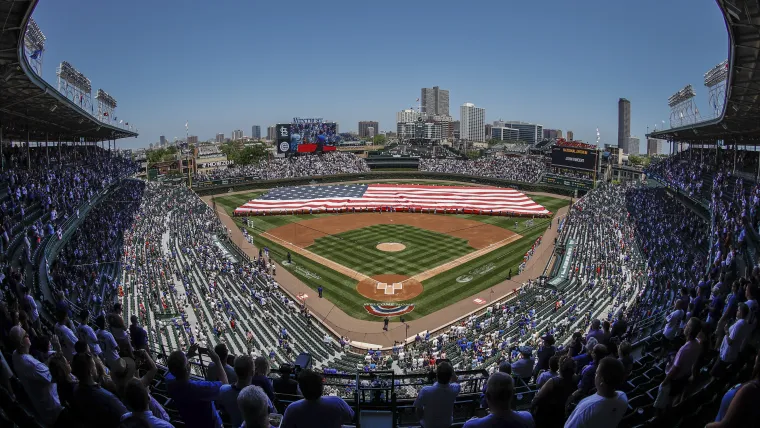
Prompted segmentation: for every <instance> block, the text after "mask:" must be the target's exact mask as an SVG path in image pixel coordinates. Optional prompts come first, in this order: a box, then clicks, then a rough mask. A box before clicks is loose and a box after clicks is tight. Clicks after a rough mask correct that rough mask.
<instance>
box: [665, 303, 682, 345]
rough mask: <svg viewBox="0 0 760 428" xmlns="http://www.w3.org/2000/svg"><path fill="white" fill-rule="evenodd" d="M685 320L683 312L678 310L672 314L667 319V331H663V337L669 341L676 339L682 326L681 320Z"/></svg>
mask: <svg viewBox="0 0 760 428" xmlns="http://www.w3.org/2000/svg"><path fill="white" fill-rule="evenodd" d="M682 318H683V310H681V309H677V310H675V311H673V312H671V313H670V315H668V316H667V317H666V318H665V322H666V324H665V329H664V330H663V331H662V335H663V336H665V337H666V338H667V339H668V340H672V339H673V338H675V337H676V334H678V330H679V326H680V324H681V319H682Z"/></svg>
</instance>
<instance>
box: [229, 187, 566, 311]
mask: <svg viewBox="0 0 760 428" xmlns="http://www.w3.org/2000/svg"><path fill="white" fill-rule="evenodd" d="M441 187H443V186H441ZM260 194H261V193H256V192H251V193H242V194H231V195H224V196H218V197H216V198H215V202H216V203H217V204H218V205H220V206H221V208H223V210H224V212H225V213H226V214H227V215H229V216H231V217H232V216H233V212H234V210H235V209H236V208H237V207H239V206H241V205H243V204H245V203H246V202H247V201H249V200H251V199H253V198H255V197H256V196H257V195H260ZM528 196H529V197H530V199H531V200H532V201H534V202H535V203H536V204H540V205H541V206H543V207H545V208H546V210H548V211H550V212H556V211H557V210H558V209H560V208H561V207H563V206H565V205H567V201H566V200H564V199H557V198H553V197H551V196H544V195H535V196H530V195H528ZM233 218H234V219H235V221H236V223H237V224H239V225H241V226H243V227H244V228H245V229H246V230H247V232H248V234H249V238H250V240H251V243H252V244H254V245H256V246H257V247H258V248H264V247H266V248H268V249H269V251H270V252H271V253H272V254H273V255H274V257H275V258H276V259H277V260H278V261H286V260H287V257H288V253H289V254H290V257H291V260H292V262H293V263H292V264H291V265H283V268H284V269H287V270H288V271H289V272H291V273H292V274H293V275H295V277H296V278H298V279H299V280H300V281H301V282H302V283H303V284H305V285H307V286H308V287H310V288H312V289H314V290H316V289H317V288H318V287H322V288H323V290H324V298H326V299H328V300H330V301H331V302H333V303H334V304H335V305H337V306H338V307H340V308H341V309H342V310H343V311H344V312H345V313H347V314H349V315H350V316H352V317H354V318H357V319H361V320H378V318H377V317H378V316H382V317H385V316H391V317H397V316H398V314H399V311H396V310H380V309H379V308H380V307H381V305H383V304H391V305H396V306H398V305H408V307H407V308H406V309H405V310H404V311H403V312H404V318H405V319H408V320H414V319H417V318H420V317H423V316H425V315H427V314H430V313H433V312H435V311H437V310H439V309H441V308H442V307H444V306H447V305H450V304H452V303H455V302H457V301H460V300H462V299H465V298H467V297H468V296H471V295H473V294H477V293H478V292H480V291H481V290H484V289H486V288H487V287H490V286H492V285H495V284H496V283H498V282H501V281H503V279H504V278H505V276H507V275H508V272H509V271H510V270H511V271H512V273H513V274H515V275H516V274H517V273H518V272H519V269H520V267H519V266H520V264H521V263H522V262H523V261H524V256H525V253H526V251H528V250H529V249H530V247H531V246H532V245H533V244H534V242H535V241H536V239H537V238H538V237H539V236H541V235H542V234H543V232H544V231H545V230H546V228H547V226H548V223H549V222H550V221H551V220H550V219H548V218H539V217H537V218H535V219H526V218H524V217H510V216H496V215H494V216H490V215H478V214H432V213H431V214H428V213H424V214H423V213H406V212H403V213H402V212H361V213H358V212H357V213H352V212H351V213H335V214H329V213H317V214H298V215H273V214H271V213H270V214H267V215H262V216H254V217H249V218H241V217H233ZM387 244H392V245H393V246H392V247H386V245H387ZM400 246H403V248H401V247H400ZM386 248H392V249H394V250H395V251H387V249H386ZM296 267H298V268H299V269H296ZM472 271H476V272H478V274H477V275H470V274H468V272H472ZM303 272H309V273H310V275H304V274H303ZM468 275H469V277H471V279H469V280H468V281H466V282H462V281H458V280H457V279H458V278H459V279H461V278H462V277H463V276H468ZM314 295H316V292H315V293H314ZM373 302H375V303H373ZM411 308H414V310H411Z"/></svg>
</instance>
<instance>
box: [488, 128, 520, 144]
mask: <svg viewBox="0 0 760 428" xmlns="http://www.w3.org/2000/svg"><path fill="white" fill-rule="evenodd" d="M491 139H493V140H501V141H514V140H519V139H520V131H518V130H517V129H514V128H507V127H505V126H494V127H493V128H491Z"/></svg>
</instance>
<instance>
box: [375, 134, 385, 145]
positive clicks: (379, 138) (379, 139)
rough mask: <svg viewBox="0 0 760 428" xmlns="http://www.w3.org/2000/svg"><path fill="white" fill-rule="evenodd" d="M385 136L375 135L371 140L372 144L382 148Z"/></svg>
mask: <svg viewBox="0 0 760 428" xmlns="http://www.w3.org/2000/svg"><path fill="white" fill-rule="evenodd" d="M385 141H386V138H385V135H383V134H377V135H375V138H373V139H372V143H373V144H374V145H376V146H384V145H385Z"/></svg>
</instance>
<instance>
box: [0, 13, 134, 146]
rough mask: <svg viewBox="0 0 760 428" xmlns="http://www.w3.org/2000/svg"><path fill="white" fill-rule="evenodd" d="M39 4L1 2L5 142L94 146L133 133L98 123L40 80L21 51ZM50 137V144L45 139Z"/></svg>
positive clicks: (0, 120) (0, 118) (0, 98)
mask: <svg viewBox="0 0 760 428" xmlns="http://www.w3.org/2000/svg"><path fill="white" fill-rule="evenodd" d="M37 2H38V0H14V1H6V0H3V1H0V126H2V131H3V135H2V136H3V139H12V140H18V141H26V138H27V137H28V138H29V140H30V141H80V139H81V138H84V141H87V142H97V141H103V140H109V139H119V138H126V137H136V136H137V133H135V132H132V131H129V130H125V129H121V128H118V127H115V126H111V125H108V124H105V123H103V122H101V121H99V120H98V119H97V118H95V117H94V116H92V115H90V114H89V113H88V112H87V111H85V110H84V109H82V108H81V107H79V106H78V105H76V104H75V103H74V102H72V101H71V100H69V99H68V98H66V97H65V96H64V95H62V94H61V93H60V92H58V90H56V89H55V88H54V87H53V86H51V85H50V84H48V83H47V82H45V81H44V80H42V78H41V77H40V76H38V75H37V74H36V73H35V72H34V71H33V70H32V67H31V66H30V64H29V62H28V60H27V57H26V54H25V53H24V34H25V31H26V26H27V24H28V22H29V18H30V17H31V15H32V11H34V8H35V7H36V6H37ZM48 139H49V140H48Z"/></svg>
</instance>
